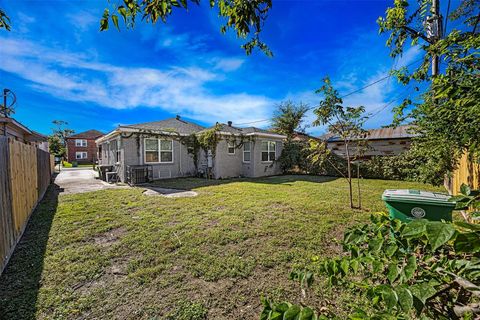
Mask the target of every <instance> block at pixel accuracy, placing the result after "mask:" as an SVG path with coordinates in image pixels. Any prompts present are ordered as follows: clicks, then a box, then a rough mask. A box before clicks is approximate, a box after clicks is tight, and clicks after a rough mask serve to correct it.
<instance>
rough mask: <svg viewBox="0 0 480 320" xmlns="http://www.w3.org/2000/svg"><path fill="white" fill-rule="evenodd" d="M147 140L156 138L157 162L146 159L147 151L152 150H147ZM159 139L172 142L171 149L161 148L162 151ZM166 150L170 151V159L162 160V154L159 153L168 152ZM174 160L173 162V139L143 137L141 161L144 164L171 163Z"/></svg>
mask: <svg viewBox="0 0 480 320" xmlns="http://www.w3.org/2000/svg"><path fill="white" fill-rule="evenodd" d="M147 140H157V144H158V150H157V153H158V161H157V162H149V161H147V151H154V150H147V145H146V141H147ZM160 141H170V143H171V144H172V150H163V151H162V149H161V143H160ZM168 151H171V152H172V161H162V154H161V153H162V152H168ZM174 162H175V159H174V150H173V139H160V138H148V137H145V138H143V163H144V164H172V163H174Z"/></svg>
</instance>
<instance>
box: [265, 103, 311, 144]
mask: <svg viewBox="0 0 480 320" xmlns="http://www.w3.org/2000/svg"><path fill="white" fill-rule="evenodd" d="M308 109H309V108H308V106H307V105H306V104H303V103H301V102H300V103H298V104H295V103H294V102H292V101H284V102H281V103H280V104H279V105H277V108H276V110H275V112H274V114H273V119H272V130H273V131H275V132H277V133H280V134H284V135H286V136H287V141H290V140H291V139H292V138H293V136H294V134H295V132H305V126H303V121H304V119H305V115H306V113H307V111H308Z"/></svg>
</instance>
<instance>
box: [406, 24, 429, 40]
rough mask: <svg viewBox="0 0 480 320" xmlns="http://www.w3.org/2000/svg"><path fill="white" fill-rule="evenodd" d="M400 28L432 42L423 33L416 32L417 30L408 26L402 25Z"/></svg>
mask: <svg viewBox="0 0 480 320" xmlns="http://www.w3.org/2000/svg"><path fill="white" fill-rule="evenodd" d="M402 28H403V29H405V31H407V32H408V33H410V35H412V36H414V37H416V38H421V39H423V40H425V41H426V42H428V43H430V44H431V43H432V42H431V41H430V40H429V39H428V38H427V37H426V36H425V35H424V34H422V33H420V32H418V31H417V30H415V29H413V28H410V27H409V26H402Z"/></svg>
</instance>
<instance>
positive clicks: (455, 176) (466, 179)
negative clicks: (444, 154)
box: [446, 153, 480, 195]
mask: <svg viewBox="0 0 480 320" xmlns="http://www.w3.org/2000/svg"><path fill="white" fill-rule="evenodd" d="M463 183H465V184H467V185H469V186H470V187H472V188H473V189H480V164H479V163H476V162H474V161H471V160H470V159H469V157H468V155H467V154H466V153H465V154H464V155H463V156H462V158H461V159H460V161H459V163H458V167H457V169H455V171H454V172H453V173H452V176H451V177H450V178H449V179H447V181H446V187H447V189H448V190H449V192H450V193H451V194H454V195H456V194H458V193H459V191H460V187H461V185H462V184H463Z"/></svg>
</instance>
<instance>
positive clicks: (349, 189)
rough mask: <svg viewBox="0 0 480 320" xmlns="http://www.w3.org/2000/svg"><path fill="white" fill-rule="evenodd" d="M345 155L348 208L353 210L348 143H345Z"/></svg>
mask: <svg viewBox="0 0 480 320" xmlns="http://www.w3.org/2000/svg"><path fill="white" fill-rule="evenodd" d="M345 155H346V156H347V177H348V178H347V180H348V191H349V193H350V208H352V209H353V208H355V207H354V206H353V190H352V171H351V164H350V152H349V151H348V143H347V141H345Z"/></svg>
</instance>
